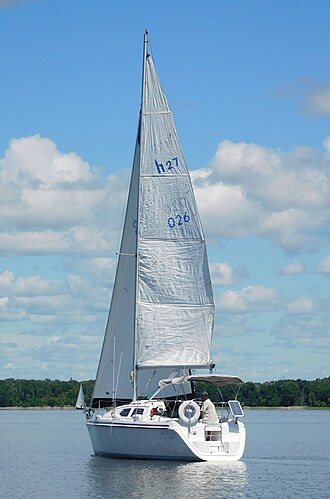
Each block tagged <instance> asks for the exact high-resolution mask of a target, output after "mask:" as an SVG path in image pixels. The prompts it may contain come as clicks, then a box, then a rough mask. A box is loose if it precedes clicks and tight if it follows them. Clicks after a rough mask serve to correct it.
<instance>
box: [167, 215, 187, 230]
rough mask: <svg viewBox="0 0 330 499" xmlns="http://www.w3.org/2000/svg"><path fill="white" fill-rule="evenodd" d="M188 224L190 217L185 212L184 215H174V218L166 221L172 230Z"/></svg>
mask: <svg viewBox="0 0 330 499" xmlns="http://www.w3.org/2000/svg"><path fill="white" fill-rule="evenodd" d="M187 222H190V216H189V215H188V213H187V212H185V214H184V215H180V214H178V215H175V217H170V218H169V219H168V220H167V223H168V226H169V228H170V229H174V227H176V226H177V225H183V224H184V223H187Z"/></svg>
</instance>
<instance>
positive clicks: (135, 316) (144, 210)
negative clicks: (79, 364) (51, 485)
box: [86, 32, 245, 461]
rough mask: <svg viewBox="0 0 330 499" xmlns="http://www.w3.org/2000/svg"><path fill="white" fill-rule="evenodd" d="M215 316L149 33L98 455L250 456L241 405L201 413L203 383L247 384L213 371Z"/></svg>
mask: <svg viewBox="0 0 330 499" xmlns="http://www.w3.org/2000/svg"><path fill="white" fill-rule="evenodd" d="M213 322H214V302H213V293H212V286H211V281H210V274H209V267H208V259H207V252H206V244H205V238H204V234H203V230H202V226H201V221H200V218H199V214H198V210H197V206H196V201H195V198H194V194H193V189H192V184H191V180H190V176H189V172H188V169H187V165H186V162H185V159H184V157H183V154H182V150H181V147H180V143H179V139H178V136H177V132H176V129H175V125H174V121H173V117H172V113H171V110H170V108H169V106H168V103H167V100H166V97H165V95H164V93H163V91H162V89H161V86H160V83H159V80H158V76H157V74H156V71H155V67H154V64H153V61H152V58H151V56H150V55H149V53H148V34H147V32H146V33H145V36H144V56H143V83H142V103H141V111H140V121H139V127H138V134H137V140H136V147H135V155H134V162H133V169H132V175H131V183H130V189H129V195H128V201H127V208H126V216H125V222H124V228H123V234H122V241H121V247H120V252H119V257H118V265H117V273H116V278H115V283H114V289H113V294H112V301H111V307H110V312H109V318H108V323H107V327H106V332H105V337H104V342H103V348H102V352H101V357H100V361H99V367H98V371H97V376H96V381H95V385H94V391H93V396H92V401H91V407H90V408H89V409H87V410H86V424H87V428H88V431H89V435H90V439H91V442H92V446H93V449H94V453H95V454H99V455H103V456H109V457H126V458H127V457H129V458H140V459H141V458H142V459H175V460H186V461H236V460H238V459H240V458H241V457H242V455H243V451H244V446H245V428H244V425H243V423H242V422H241V421H240V420H239V418H241V417H243V416H244V414H243V411H242V408H241V406H240V403H239V402H238V401H237V400H230V401H228V402H224V403H223V406H222V414H221V418H220V419H219V421H218V422H216V423H214V421H212V423H211V424H209V423H207V422H203V421H202V420H201V419H200V417H199V416H200V406H199V404H198V401H196V400H193V398H194V397H195V388H194V386H195V385H194V383H195V382H209V383H212V384H213V385H215V386H216V387H217V388H219V387H221V386H222V385H228V384H235V383H238V384H241V383H242V380H241V379H240V378H238V377H236V376H228V375H220V374H213V373H212V369H213V368H214V364H213V362H212V360H211V357H210V349H211V337H212V333H213ZM192 369H194V370H195V369H207V370H208V374H203V375H200V374H193V373H192ZM120 404H123V405H120ZM102 407H112V409H111V410H110V411H106V412H105V411H104V410H103V411H102Z"/></svg>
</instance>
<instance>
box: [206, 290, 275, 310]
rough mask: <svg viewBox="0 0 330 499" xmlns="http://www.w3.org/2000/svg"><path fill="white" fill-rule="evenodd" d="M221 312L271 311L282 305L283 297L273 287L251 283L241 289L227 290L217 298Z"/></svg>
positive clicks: (218, 308)
mask: <svg viewBox="0 0 330 499" xmlns="http://www.w3.org/2000/svg"><path fill="white" fill-rule="evenodd" d="M216 302H217V310H218V311H219V312H232V313H235V312H236V313H237V312H238V313H242V312H256V311H259V312H270V311H273V310H277V309H278V308H279V307H280V305H281V297H280V295H279V293H278V291H276V290H275V289H273V288H268V287H266V286H261V285H251V286H247V287H246V288H243V289H242V290H241V291H231V290H229V291H225V292H224V293H222V294H221V295H220V296H219V297H218V298H217V300H216Z"/></svg>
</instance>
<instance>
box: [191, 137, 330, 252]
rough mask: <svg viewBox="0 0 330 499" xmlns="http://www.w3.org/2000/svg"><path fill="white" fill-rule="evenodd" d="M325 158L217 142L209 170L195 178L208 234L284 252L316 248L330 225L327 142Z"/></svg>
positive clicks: (301, 149)
mask: <svg viewBox="0 0 330 499" xmlns="http://www.w3.org/2000/svg"><path fill="white" fill-rule="evenodd" d="M324 147H325V154H324V155H323V156H322V155H320V154H319V151H314V150H313V149H310V148H307V147H298V148H296V149H295V150H293V151H292V152H290V153H283V152H281V151H277V150H271V149H267V148H265V147H261V146H259V145H256V144H246V143H234V142H231V141H230V140H225V141H223V142H221V143H220V144H219V146H218V148H217V151H216V153H215V156H214V158H213V159H212V161H211V163H210V166H209V168H208V169H204V170H203V175H200V176H198V175H196V176H195V179H196V180H195V185H196V197H197V201H198V205H199V207H200V211H201V215H202V218H203V222H204V226H205V229H206V233H207V234H208V235H211V236H212V237H241V236H243V235H259V236H264V237H269V238H271V240H273V241H274V242H276V243H277V244H279V245H281V246H282V247H283V248H284V249H286V250H288V251H297V250H298V249H300V248H301V247H303V246H304V245H306V244H308V245H315V244H317V237H319V234H320V232H322V230H326V228H327V226H328V224H329V221H330V179H329V175H328V173H327V172H328V169H329V159H330V156H329V154H328V151H329V141H328V138H327V139H326V140H325V141H324Z"/></svg>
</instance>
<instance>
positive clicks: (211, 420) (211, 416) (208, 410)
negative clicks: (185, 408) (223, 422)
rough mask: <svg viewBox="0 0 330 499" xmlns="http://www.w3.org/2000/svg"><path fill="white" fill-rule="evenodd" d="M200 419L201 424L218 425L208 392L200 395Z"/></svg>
mask: <svg viewBox="0 0 330 499" xmlns="http://www.w3.org/2000/svg"><path fill="white" fill-rule="evenodd" d="M202 402H203V403H202V407H201V417H202V422H203V423H207V424H216V423H219V418H218V415H217V412H216V410H215V407H214V404H213V402H212V401H211V400H210V398H209V394H208V392H203V393H202Z"/></svg>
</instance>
